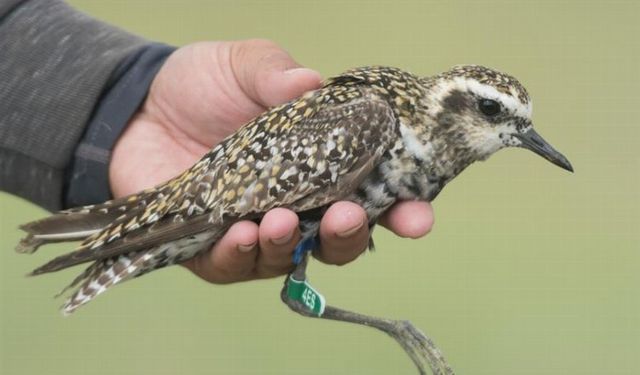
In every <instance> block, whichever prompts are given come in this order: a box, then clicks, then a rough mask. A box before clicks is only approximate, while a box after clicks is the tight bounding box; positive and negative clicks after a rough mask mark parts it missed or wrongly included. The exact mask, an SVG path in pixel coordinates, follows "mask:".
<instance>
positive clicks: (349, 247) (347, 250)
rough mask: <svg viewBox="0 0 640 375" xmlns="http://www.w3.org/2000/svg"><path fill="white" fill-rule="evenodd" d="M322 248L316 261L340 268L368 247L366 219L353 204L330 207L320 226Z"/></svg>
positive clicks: (343, 203)
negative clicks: (339, 266)
mask: <svg viewBox="0 0 640 375" xmlns="http://www.w3.org/2000/svg"><path fill="white" fill-rule="evenodd" d="M320 243H321V248H320V250H319V251H318V252H317V254H315V256H316V258H318V259H320V260H321V261H323V262H325V263H329V264H337V265H343V264H345V263H348V262H351V261H352V260H354V259H356V258H357V257H358V256H359V255H360V254H362V252H363V251H364V250H365V249H366V248H367V245H368V243H369V226H368V225H367V215H366V214H365V212H364V210H363V209H362V207H360V206H358V205H357V204H355V203H352V202H337V203H335V204H333V205H332V206H331V207H329V209H328V210H327V212H326V213H325V215H324V216H323V218H322V222H321V223H320Z"/></svg>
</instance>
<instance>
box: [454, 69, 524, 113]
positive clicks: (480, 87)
mask: <svg viewBox="0 0 640 375" xmlns="http://www.w3.org/2000/svg"><path fill="white" fill-rule="evenodd" d="M455 80H456V83H457V84H458V85H460V86H462V87H465V86H466V88H467V90H468V91H471V92H474V93H476V94H478V95H480V96H482V97H483V98H487V99H493V100H497V101H499V102H501V103H503V104H504V105H505V106H506V107H507V108H508V109H509V110H511V111H512V112H513V113H514V114H515V115H516V116H519V117H524V118H531V112H532V110H533V106H532V104H531V101H529V102H528V103H526V104H523V103H521V102H520V100H518V99H517V98H515V97H513V96H511V95H508V94H505V93H502V92H500V91H498V90H496V89H495V88H494V87H491V86H489V85H485V84H483V83H480V82H478V81H476V80H473V79H463V78H460V77H456V78H455Z"/></svg>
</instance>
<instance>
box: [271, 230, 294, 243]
mask: <svg viewBox="0 0 640 375" xmlns="http://www.w3.org/2000/svg"><path fill="white" fill-rule="evenodd" d="M292 238H293V231H291V232H289V233H287V234H285V235H284V236H282V237H279V238H272V239H271V242H272V243H273V244H274V245H278V246H281V245H284V244H287V243H289V241H291V239H292Z"/></svg>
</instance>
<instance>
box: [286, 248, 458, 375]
mask: <svg viewBox="0 0 640 375" xmlns="http://www.w3.org/2000/svg"><path fill="white" fill-rule="evenodd" d="M307 257H308V256H307V254H305V255H304V256H303V258H302V259H301V261H300V263H298V265H297V266H296V268H295V270H294V271H293V272H291V273H290V274H289V275H288V276H287V279H286V281H285V285H284V288H283V289H282V292H281V294H280V297H281V298H282V301H283V302H284V303H285V304H287V306H289V308H291V310H293V311H295V312H297V313H298V314H300V315H303V316H307V317H312V318H320V319H330V320H338V321H342V322H349V323H355V324H361V325H365V326H368V327H373V328H376V329H378V330H380V331H382V332H384V333H386V334H388V335H389V336H391V337H393V338H394V339H395V340H396V341H397V342H398V343H399V344H400V346H402V349H404V351H405V352H406V353H407V354H408V355H409V357H410V358H411V360H412V361H413V363H415V365H416V367H417V368H418V371H419V372H420V374H427V371H426V369H427V366H428V367H429V368H430V369H431V372H432V374H433V375H454V372H453V370H452V369H451V367H450V366H449V364H448V363H447V361H446V360H445V358H444V356H443V355H442V353H441V352H440V350H439V349H438V348H437V347H436V345H435V344H434V342H433V341H432V340H431V339H430V338H429V337H427V336H426V335H425V334H423V333H422V332H421V331H420V330H419V329H417V328H416V327H414V326H413V324H411V322H409V321H406V320H390V319H383V318H377V317H372V316H368V315H363V314H359V313H356V312H352V311H347V310H344V309H340V308H337V307H334V306H326V305H325V303H324V297H322V295H321V294H320V293H318V292H317V291H315V289H313V288H312V287H311V286H310V285H309V284H308V282H307V277H306V269H307Z"/></svg>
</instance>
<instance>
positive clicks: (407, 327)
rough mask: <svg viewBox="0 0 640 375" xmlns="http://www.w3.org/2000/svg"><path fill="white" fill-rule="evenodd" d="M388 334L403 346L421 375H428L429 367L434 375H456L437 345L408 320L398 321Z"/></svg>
mask: <svg viewBox="0 0 640 375" xmlns="http://www.w3.org/2000/svg"><path fill="white" fill-rule="evenodd" d="M392 327H393V328H392V329H391V330H389V331H388V332H387V333H388V334H389V335H390V336H391V337H393V338H394V339H395V340H396V341H397V342H398V343H399V344H400V346H402V348H403V349H404V351H405V352H406V353H407V354H408V355H409V357H411V360H412V361H413V363H414V364H415V365H416V367H417V368H418V371H419V372H420V374H421V375H426V374H427V366H428V367H429V368H430V369H431V372H432V374H433V375H454V372H453V369H452V368H451V366H449V364H448V363H447V361H446V359H445V358H444V355H443V354H442V352H441V351H440V349H438V348H437V347H436V345H435V343H434V342H433V341H432V340H431V339H430V338H429V337H427V336H426V335H425V334H424V333H422V332H421V331H420V330H419V329H417V328H416V327H415V326H414V325H413V324H411V322H409V321H407V320H396V321H393V323H392Z"/></svg>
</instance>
